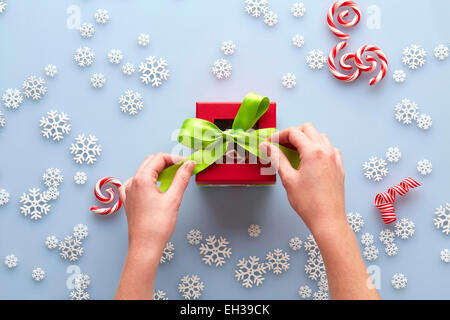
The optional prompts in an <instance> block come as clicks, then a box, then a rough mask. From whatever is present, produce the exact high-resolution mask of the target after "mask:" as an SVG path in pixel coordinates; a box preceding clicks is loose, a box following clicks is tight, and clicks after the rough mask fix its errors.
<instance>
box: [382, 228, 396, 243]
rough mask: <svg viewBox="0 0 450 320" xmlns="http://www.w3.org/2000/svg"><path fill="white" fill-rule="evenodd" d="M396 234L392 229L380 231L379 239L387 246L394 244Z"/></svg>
mask: <svg viewBox="0 0 450 320" xmlns="http://www.w3.org/2000/svg"><path fill="white" fill-rule="evenodd" d="M394 238H395V233H394V231H392V230H391V229H384V230H381V231H380V236H379V239H380V241H381V242H382V243H384V244H385V245H388V244H389V243H392V242H394Z"/></svg>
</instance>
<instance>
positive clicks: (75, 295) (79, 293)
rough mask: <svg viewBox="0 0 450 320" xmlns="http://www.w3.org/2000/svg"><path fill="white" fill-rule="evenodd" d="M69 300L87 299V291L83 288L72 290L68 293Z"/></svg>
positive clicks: (88, 297) (88, 296)
mask: <svg viewBox="0 0 450 320" xmlns="http://www.w3.org/2000/svg"><path fill="white" fill-rule="evenodd" d="M69 297H70V300H89V299H90V298H91V297H90V295H89V293H87V292H86V291H83V290H77V289H76V290H72V291H71V292H70V294H69Z"/></svg>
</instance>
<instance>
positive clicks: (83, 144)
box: [70, 133, 102, 164]
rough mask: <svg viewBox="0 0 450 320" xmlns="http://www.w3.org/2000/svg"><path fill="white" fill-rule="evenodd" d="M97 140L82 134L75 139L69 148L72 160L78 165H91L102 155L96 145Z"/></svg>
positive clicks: (98, 146)
mask: <svg viewBox="0 0 450 320" xmlns="http://www.w3.org/2000/svg"><path fill="white" fill-rule="evenodd" d="M97 142H98V139H97V138H96V137H95V136H94V135H89V136H87V137H86V136H85V135H84V133H83V134H81V135H78V137H76V138H75V143H72V145H71V146H70V153H71V154H73V155H74V157H73V160H75V162H76V163H78V164H83V163H86V164H93V163H94V162H95V161H97V157H98V156H100V154H101V153H102V146H101V145H98V144H97Z"/></svg>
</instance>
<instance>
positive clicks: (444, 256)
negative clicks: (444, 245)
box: [440, 249, 450, 263]
mask: <svg viewBox="0 0 450 320" xmlns="http://www.w3.org/2000/svg"><path fill="white" fill-rule="evenodd" d="M440 256H441V260H442V261H443V262H445V263H449V262H450V250H448V249H444V250H442V251H441V254H440Z"/></svg>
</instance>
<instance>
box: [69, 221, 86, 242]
mask: <svg viewBox="0 0 450 320" xmlns="http://www.w3.org/2000/svg"><path fill="white" fill-rule="evenodd" d="M88 235H89V228H88V226H87V225H85V224H81V223H80V224H77V225H76V226H75V227H73V236H74V237H75V238H77V239H80V240H84V239H86V238H87V236H88Z"/></svg>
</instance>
